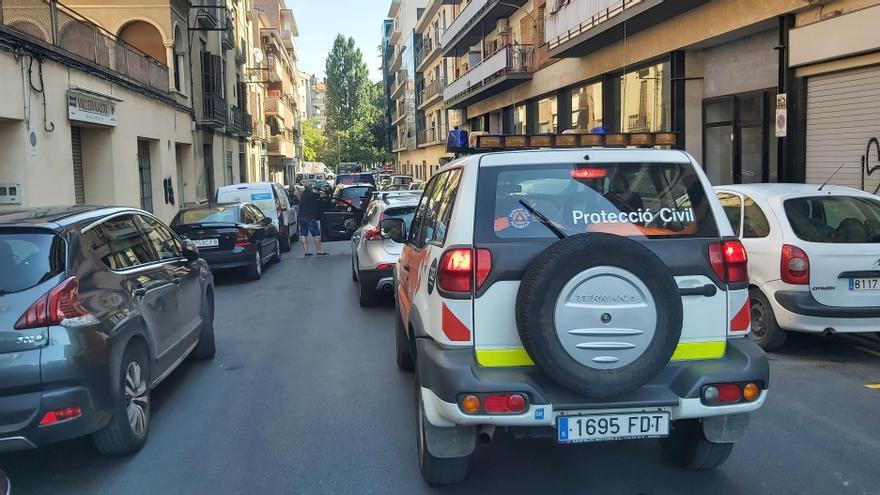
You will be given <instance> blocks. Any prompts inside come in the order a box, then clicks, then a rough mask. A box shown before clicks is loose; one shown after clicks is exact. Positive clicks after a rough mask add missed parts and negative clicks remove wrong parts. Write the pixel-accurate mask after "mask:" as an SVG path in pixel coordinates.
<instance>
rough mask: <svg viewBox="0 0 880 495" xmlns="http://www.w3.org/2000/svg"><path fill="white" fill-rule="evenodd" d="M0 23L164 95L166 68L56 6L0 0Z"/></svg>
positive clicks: (39, 0)
mask: <svg viewBox="0 0 880 495" xmlns="http://www.w3.org/2000/svg"><path fill="white" fill-rule="evenodd" d="M53 20H54V22H53ZM0 24H2V25H3V26H4V27H7V28H9V29H12V30H14V31H16V32H17V33H20V34H22V35H25V36H26V37H28V38H30V39H33V40H35V41H39V42H43V43H45V44H48V45H52V46H54V47H56V48H58V49H59V50H61V51H63V52H66V53H68V54H71V55H75V56H77V57H79V58H82V59H84V60H86V61H88V62H91V63H93V64H97V65H99V66H101V67H103V68H105V69H108V70H110V71H113V72H115V73H117V74H119V75H121V76H124V77H126V78H128V79H131V80H132V81H133V82H135V83H138V84H139V85H142V86H146V87H150V88H153V89H156V90H159V91H162V92H164V93H167V92H168V82H169V81H168V66H166V65H165V64H162V63H160V62H159V61H158V60H156V59H154V58H152V57H150V56H149V55H147V54H146V53H144V52H142V51H141V50H138V49H137V48H135V47H134V46H132V45H129V44H128V43H126V42H124V41H122V40H120V39H119V38H117V37H116V36H114V35H112V34H110V33H109V32H107V31H105V30H104V29H103V28H101V27H99V26H97V25H95V24H93V23H92V22H90V21H88V20H87V19H86V18H84V17H82V16H81V15H79V14H78V13H76V12H75V11H73V10H71V9H69V8H67V7H65V6H64V5H62V4H60V3H56V2H50V1H47V0H0ZM163 50H164V47H163Z"/></svg>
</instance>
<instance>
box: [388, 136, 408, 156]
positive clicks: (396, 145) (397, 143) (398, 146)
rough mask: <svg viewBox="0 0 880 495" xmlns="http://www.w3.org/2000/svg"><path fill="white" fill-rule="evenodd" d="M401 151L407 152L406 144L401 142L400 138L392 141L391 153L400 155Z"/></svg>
mask: <svg viewBox="0 0 880 495" xmlns="http://www.w3.org/2000/svg"><path fill="white" fill-rule="evenodd" d="M401 151H406V142H405V141H401V140H400V139H399V138H393V139H392V140H391V152H392V153H400V152H401Z"/></svg>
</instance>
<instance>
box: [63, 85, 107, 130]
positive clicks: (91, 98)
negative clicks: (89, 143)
mask: <svg viewBox="0 0 880 495" xmlns="http://www.w3.org/2000/svg"><path fill="white" fill-rule="evenodd" d="M67 115H68V118H70V120H73V121H76V122H86V123H89V124H97V125H106V126H111V127H115V126H116V125H117V124H119V120H118V119H117V118H116V102H115V101H113V100H110V99H106V98H101V97H99V96H95V95H91V94H86V93H82V92H79V91H73V90H69V91H68V92H67Z"/></svg>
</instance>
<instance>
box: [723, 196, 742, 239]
mask: <svg viewBox="0 0 880 495" xmlns="http://www.w3.org/2000/svg"><path fill="white" fill-rule="evenodd" d="M718 201H720V202H721V207H722V208H724V214H725V215H726V216H727V220H729V221H730V226H731V227H733V235H735V236H737V237H739V224H740V220H742V198H740V196H739V194H731V193H718Z"/></svg>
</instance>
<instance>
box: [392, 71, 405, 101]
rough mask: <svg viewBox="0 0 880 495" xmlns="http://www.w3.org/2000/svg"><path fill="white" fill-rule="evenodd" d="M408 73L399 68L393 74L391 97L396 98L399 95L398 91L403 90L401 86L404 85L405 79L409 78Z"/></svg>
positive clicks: (403, 86)
mask: <svg viewBox="0 0 880 495" xmlns="http://www.w3.org/2000/svg"><path fill="white" fill-rule="evenodd" d="M408 76H409V74H408V73H407V71H405V70H399V71H397V73H396V74H395V75H394V86H392V89H391V98H397V97H398V96H400V93H401V92H402V91H403V88H405V87H406V81H407V79H409V77H408Z"/></svg>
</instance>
